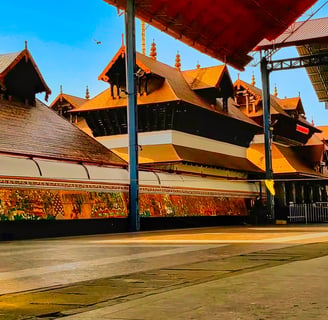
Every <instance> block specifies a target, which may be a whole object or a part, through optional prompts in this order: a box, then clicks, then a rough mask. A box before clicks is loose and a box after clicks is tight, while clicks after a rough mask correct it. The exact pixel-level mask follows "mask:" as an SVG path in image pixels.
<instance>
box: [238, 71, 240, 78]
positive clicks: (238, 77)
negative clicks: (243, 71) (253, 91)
mask: <svg viewBox="0 0 328 320" xmlns="http://www.w3.org/2000/svg"><path fill="white" fill-rule="evenodd" d="M238 80H240V73H239V72H238Z"/></svg>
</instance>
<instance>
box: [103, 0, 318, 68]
mask: <svg viewBox="0 0 328 320" xmlns="http://www.w3.org/2000/svg"><path fill="white" fill-rule="evenodd" d="M104 1H105V2H107V3H109V4H111V5H114V6H116V7H118V8H120V9H125V8H126V0H104ZM315 2H316V0H275V1H272V0H229V1H227V0H202V1H186V0H175V1H168V0H135V12H136V16H137V17H138V18H140V19H142V20H144V21H145V22H147V23H149V24H151V25H153V26H154V27H156V28H158V29H160V30H161V31H164V32H166V33H168V34H169V35H171V36H173V37H175V38H177V39H179V40H181V41H182V42H184V43H185V44H187V45H189V46H192V47H194V48H196V49H197V50H199V51H201V52H203V53H206V54H207V55H210V56H212V57H214V58H217V59H219V60H221V61H224V62H226V63H228V64H230V65H231V66H233V67H235V68H237V69H240V70H242V69H243V68H244V67H245V65H247V64H248V63H249V62H250V60H251V57H250V56H249V55H248V52H249V51H251V50H252V49H253V48H254V46H255V45H256V44H257V43H259V42H260V41H261V40H262V39H264V38H267V39H269V40H272V39H274V38H276V37H277V36H279V35H280V34H281V33H282V32H283V31H284V30H285V29H286V28H287V27H288V26H289V25H290V24H292V23H293V22H294V21H295V20H296V19H297V18H298V17H299V16H300V15H301V14H302V13H303V12H305V11H306V10H307V9H308V8H309V7H310V6H311V5H313V4H314V3H315Z"/></svg>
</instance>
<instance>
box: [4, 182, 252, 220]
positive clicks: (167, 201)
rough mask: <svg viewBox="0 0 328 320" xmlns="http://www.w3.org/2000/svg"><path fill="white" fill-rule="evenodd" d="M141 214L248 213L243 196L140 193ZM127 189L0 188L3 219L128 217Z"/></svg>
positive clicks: (173, 215) (147, 215) (197, 214)
mask: <svg viewBox="0 0 328 320" xmlns="http://www.w3.org/2000/svg"><path fill="white" fill-rule="evenodd" d="M139 207H140V216H143V217H182V216H216V215H235V216H237V215H247V209H246V205H245V200H244V199H242V198H232V197H231V198H230V197H217V196H201V195H183V194H180V195H174V194H157V193H149V194H148V193H140V200H139ZM127 216H128V193H127V192H119V191H113V192H91V191H74V190H70V191H68V190H47V189H23V188H21V189H17V188H15V189H11V188H7V189H6V188H5V189H3V188H2V189H0V220H39V219H48V220H51V219H57V220H63V219H91V218H95V219H96V218H125V217H127Z"/></svg>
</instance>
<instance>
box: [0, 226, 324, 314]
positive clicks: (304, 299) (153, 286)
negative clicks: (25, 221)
mask: <svg viewBox="0 0 328 320" xmlns="http://www.w3.org/2000/svg"><path fill="white" fill-rule="evenodd" d="M327 241H328V225H325V224H322V225H293V226H291V225H282V226H270V227H269V226H267V227H253V226H241V227H212V228H199V229H180V230H166V231H153V232H140V233H130V234H106V235H93V236H83V237H66V238H48V239H36V240H24V241H11V242H5V241H3V242H1V243H0V247H1V250H0V256H1V258H0V261H1V262H0V319H4V320H11V319H12V320H18V319H26V320H27V319H29V320H32V319H65V320H66V319H67V320H80V319H85V320H87V319H111V320H123V319H124V320H148V319H149V320H150V319H179V320H182V319H204V320H205V319H206V320H208V319H226V320H229V319H231V320H237V319H239V320H246V319H247V320H264V319H271V320H272V319H273V320H275V319H277V320H278V319H279V320H280V319H300V320H303V319H326V318H327V313H328V298H327V297H328V287H327V285H326V284H327V283H328V273H327V265H328V245H327Z"/></svg>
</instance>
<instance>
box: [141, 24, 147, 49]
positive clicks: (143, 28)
mask: <svg viewBox="0 0 328 320" xmlns="http://www.w3.org/2000/svg"><path fill="white" fill-rule="evenodd" d="M141 52H142V54H144V55H146V24H145V21H141Z"/></svg>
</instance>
